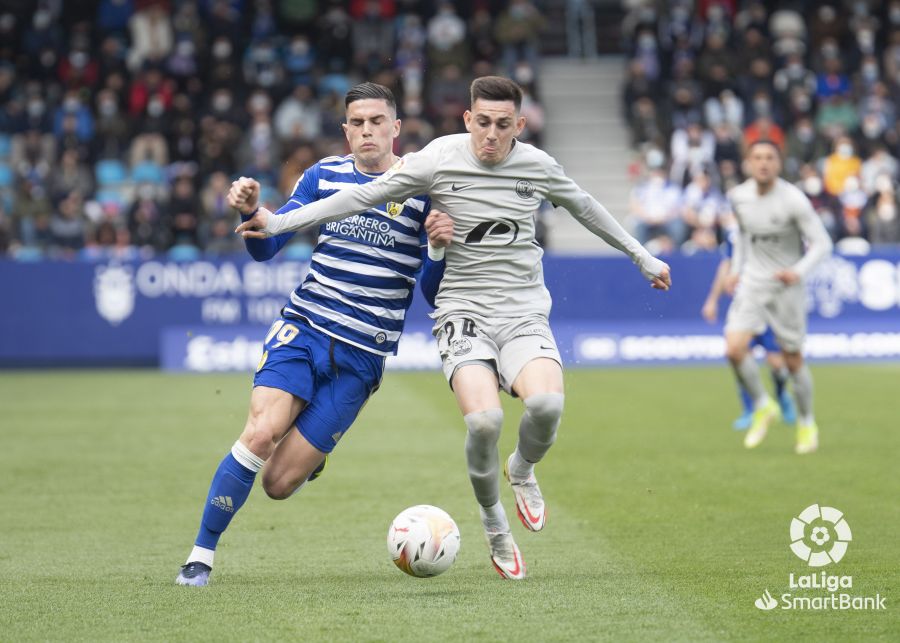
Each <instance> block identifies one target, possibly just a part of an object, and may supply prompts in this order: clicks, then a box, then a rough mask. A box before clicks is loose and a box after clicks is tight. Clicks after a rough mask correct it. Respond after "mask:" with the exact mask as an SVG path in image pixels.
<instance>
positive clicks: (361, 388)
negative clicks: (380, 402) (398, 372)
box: [253, 317, 384, 453]
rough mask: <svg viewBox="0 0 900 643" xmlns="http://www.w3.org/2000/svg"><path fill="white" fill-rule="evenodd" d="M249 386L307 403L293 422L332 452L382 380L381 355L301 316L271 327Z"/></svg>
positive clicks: (281, 321)
mask: <svg viewBox="0 0 900 643" xmlns="http://www.w3.org/2000/svg"><path fill="white" fill-rule="evenodd" d="M263 351H264V352H263V356H262V359H261V360H260V362H259V367H258V368H257V370H256V376H255V377H254V378H253V386H254V387H255V386H269V387H271V388H277V389H280V390H282V391H287V392H288V393H290V394H292V395H294V396H296V397H299V398H300V399H301V400H304V401H305V402H306V403H307V404H306V406H305V407H304V408H303V410H302V411H301V412H300V415H298V416H297V420H296V425H297V429H298V430H299V431H300V433H301V435H303V437H304V438H306V439H307V440H308V441H309V442H310V444H312V445H313V446H314V447H316V448H317V449H318V450H319V451H322V452H324V453H331V451H332V450H333V449H334V447H335V446H336V445H337V442H338V440H340V439H341V437H342V436H343V435H344V433H346V432H347V430H348V429H349V428H350V425H351V424H353V421H354V420H355V419H356V416H357V415H359V412H360V410H361V409H362V407H363V406H364V405H365V403H366V401H367V400H368V399H369V396H370V395H371V394H372V393H374V392H375V391H376V390H377V389H378V386H379V384H381V375H382V373H383V372H384V357H381V356H380V355H375V354H374V353H370V352H368V351H365V350H363V349H361V348H357V347H355V346H352V345H350V344H347V343H346V342H342V341H340V340H338V339H335V338H333V337H331V336H329V335H326V334H325V333H323V332H321V331H318V330H316V329H315V328H312V327H311V326H309V325H308V324H307V323H306V322H304V321H303V320H301V319H295V318H287V317H285V318H282V319H279V320H277V321H276V322H275V323H274V324H272V327H271V328H270V329H269V332H268V334H267V335H266V340H265V344H264V346H263Z"/></svg>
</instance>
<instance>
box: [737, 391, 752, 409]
mask: <svg viewBox="0 0 900 643" xmlns="http://www.w3.org/2000/svg"><path fill="white" fill-rule="evenodd" d="M738 392H739V393H740V396H741V404H742V405H743V407H744V413H745V414H746V413H753V398H752V397H750V393H748V392H747V389H746V388H745V387H744V386H742V385H738Z"/></svg>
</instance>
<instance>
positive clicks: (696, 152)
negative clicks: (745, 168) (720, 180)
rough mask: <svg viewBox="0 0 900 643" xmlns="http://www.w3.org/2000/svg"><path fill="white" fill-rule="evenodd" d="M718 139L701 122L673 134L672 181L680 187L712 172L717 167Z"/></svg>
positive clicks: (694, 122) (693, 123)
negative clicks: (693, 177) (703, 174)
mask: <svg viewBox="0 0 900 643" xmlns="http://www.w3.org/2000/svg"><path fill="white" fill-rule="evenodd" d="M715 154H716V138H715V136H714V135H713V133H712V132H710V131H709V130H707V129H704V128H703V125H702V124H701V123H700V122H699V121H691V122H690V123H688V125H687V127H685V128H684V129H677V130H675V132H674V133H673V134H672V145H671V156H672V170H671V173H670V180H671V181H672V183H673V184H674V185H677V186H679V187H682V186H685V185H687V183H688V182H689V181H690V180H691V177H692V176H694V175H696V174H702V173H705V172H709V171H711V168H713V167H714V166H715Z"/></svg>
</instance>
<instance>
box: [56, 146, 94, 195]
mask: <svg viewBox="0 0 900 643" xmlns="http://www.w3.org/2000/svg"><path fill="white" fill-rule="evenodd" d="M50 189H51V197H52V198H54V199H62V198H63V197H64V196H65V195H67V194H69V193H72V192H77V193H78V194H93V193H94V177H93V176H92V175H91V171H90V170H89V169H88V168H87V166H86V165H85V164H83V163H81V159H79V158H78V151H77V150H74V149H68V150H65V151H63V153H62V156H61V158H60V162H59V167H58V168H57V169H56V171H55V172H54V173H53V174H52V175H51V176H50Z"/></svg>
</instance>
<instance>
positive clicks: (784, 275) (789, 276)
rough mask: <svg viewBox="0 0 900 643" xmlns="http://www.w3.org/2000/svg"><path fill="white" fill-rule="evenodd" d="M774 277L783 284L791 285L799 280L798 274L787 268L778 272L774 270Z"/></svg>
mask: <svg viewBox="0 0 900 643" xmlns="http://www.w3.org/2000/svg"><path fill="white" fill-rule="evenodd" d="M775 279H777V280H778V281H780V282H781V283H783V284H784V285H785V286H793V285H794V284H796V283H799V282H800V275H798V274H797V273H796V272H794V271H793V270H791V269H790V268H788V269H786V270H779V271H778V272H776V273H775Z"/></svg>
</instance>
